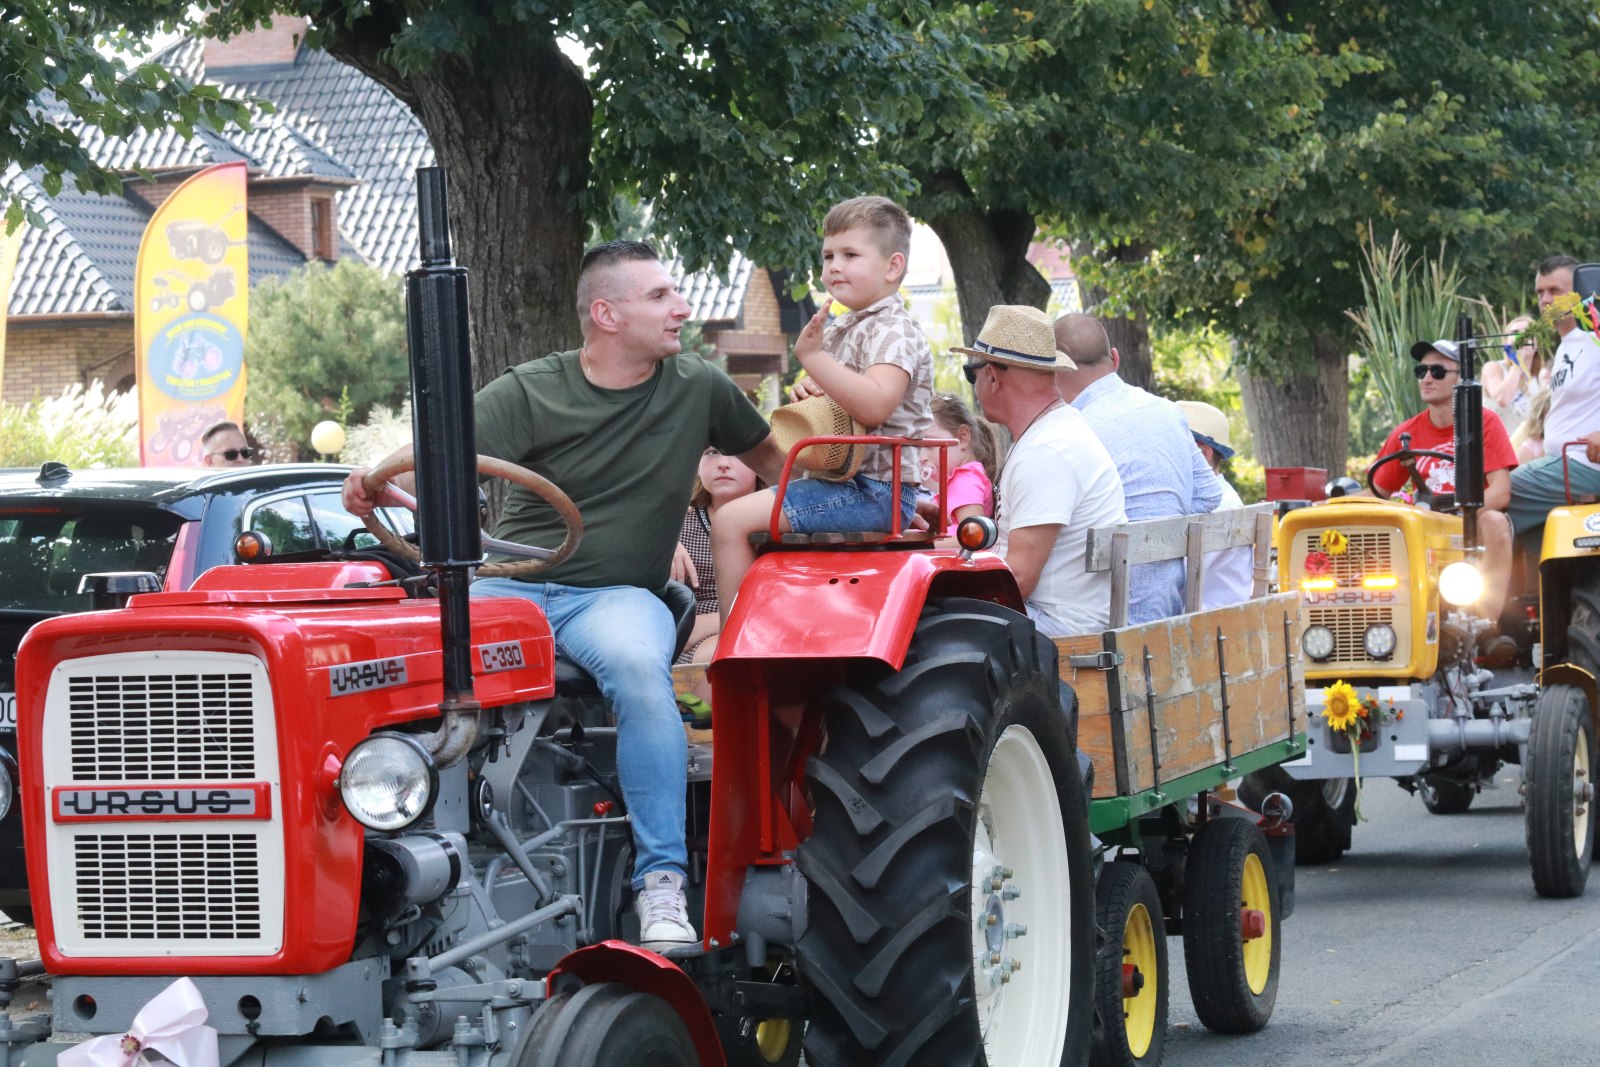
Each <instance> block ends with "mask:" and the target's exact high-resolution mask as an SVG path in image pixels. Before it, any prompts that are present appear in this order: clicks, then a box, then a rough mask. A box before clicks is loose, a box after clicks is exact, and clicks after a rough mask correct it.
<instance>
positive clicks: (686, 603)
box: [556, 582, 694, 697]
mask: <svg viewBox="0 0 1600 1067" xmlns="http://www.w3.org/2000/svg"><path fill="white" fill-rule="evenodd" d="M656 596H658V597H660V598H661V601H662V603H664V604H666V605H667V609H668V610H669V611H671V612H672V623H673V626H674V627H675V628H676V630H677V636H676V638H675V640H674V641H673V645H672V658H673V659H677V658H678V654H679V653H680V652H682V651H683V649H684V646H685V645H687V644H688V643H689V634H690V632H691V631H693V630H694V590H692V589H690V588H689V587H688V586H686V585H684V584H683V583H682V582H668V583H667V584H666V585H664V586H662V587H661V588H660V589H658V590H657V591H656ZM599 692H600V687H599V686H598V685H596V684H595V680H594V676H593V675H591V674H590V673H589V672H588V671H586V670H584V669H583V668H582V667H580V666H578V665H577V664H576V663H574V662H572V661H571V660H570V659H568V658H567V657H565V656H563V655H562V654H561V653H560V651H557V652H556V696H563V697H567V696H590V695H598V694H599Z"/></svg>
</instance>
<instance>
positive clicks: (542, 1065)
mask: <svg viewBox="0 0 1600 1067" xmlns="http://www.w3.org/2000/svg"><path fill="white" fill-rule="evenodd" d="M516 1067H700V1057H699V1055H698V1054H696V1052H695V1048H694V1040H693V1039H692V1038H690V1036H689V1028H688V1027H687V1026H685V1025H684V1024H683V1020H682V1019H681V1018H679V1017H678V1013H677V1012H675V1011H673V1010H672V1006H671V1005H670V1004H668V1003H667V1002H666V1001H664V1000H662V999H661V998H660V997H657V996H652V995H651V994H649V993H640V992H638V991H636V990H633V989H629V988H628V987H627V986H623V985H617V984H616V983H614V982H604V983H600V984H598V985H586V986H584V987H583V988H582V989H580V990H578V991H577V992H576V993H572V994H570V995H569V994H562V995H561V996H560V997H558V998H555V999H552V1000H551V1001H550V1003H548V1004H546V1005H545V1007H544V1009H543V1010H542V1011H540V1012H539V1014H538V1015H536V1016H534V1020H533V1025H532V1027H530V1028H529V1031H528V1036H527V1038H526V1039H525V1040H524V1042H523V1047H522V1048H521V1049H519V1050H518V1052H517V1061H516Z"/></svg>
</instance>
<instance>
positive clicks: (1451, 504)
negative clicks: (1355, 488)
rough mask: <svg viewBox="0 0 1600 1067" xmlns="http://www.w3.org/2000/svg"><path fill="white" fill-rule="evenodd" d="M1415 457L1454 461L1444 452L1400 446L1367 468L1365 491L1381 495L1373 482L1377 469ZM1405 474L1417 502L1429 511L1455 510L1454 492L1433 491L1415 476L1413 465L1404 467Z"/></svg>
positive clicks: (1452, 457)
mask: <svg viewBox="0 0 1600 1067" xmlns="http://www.w3.org/2000/svg"><path fill="white" fill-rule="evenodd" d="M1417 459H1442V460H1445V461H1447V462H1450V463H1454V462H1455V459H1456V457H1455V456H1452V455H1448V454H1446V453H1444V452H1436V451H1434V450H1433V449H1431V448H1402V449H1401V450H1400V451H1398V452H1391V453H1389V454H1388V455H1387V456H1380V457H1379V458H1378V461H1377V462H1376V463H1374V464H1373V465H1372V466H1370V467H1368V468H1367V491H1368V492H1370V493H1371V494H1372V495H1373V496H1382V495H1383V494H1381V493H1379V492H1378V487H1377V484H1376V483H1375V482H1374V477H1375V476H1376V475H1377V473H1378V471H1380V470H1382V469H1383V468H1384V467H1385V466H1386V465H1388V464H1390V463H1405V462H1407V461H1408V460H1417ZM1406 475H1407V480H1408V481H1410V482H1411V484H1412V485H1413V486H1415V487H1416V490H1417V503H1418V504H1421V505H1423V506H1425V507H1426V508H1427V509H1428V510H1429V511H1454V510H1455V506H1456V495H1455V494H1454V493H1435V492H1434V491H1433V490H1431V489H1429V488H1428V487H1427V486H1426V485H1424V484H1423V483H1422V481H1421V480H1420V479H1418V478H1417V472H1416V468H1414V467H1409V466H1408V467H1407V468H1406Z"/></svg>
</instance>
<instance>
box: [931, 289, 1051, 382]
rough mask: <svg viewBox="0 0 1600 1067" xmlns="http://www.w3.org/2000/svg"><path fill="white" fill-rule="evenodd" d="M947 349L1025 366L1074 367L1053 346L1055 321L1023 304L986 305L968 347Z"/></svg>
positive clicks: (1034, 367) (1041, 367) (987, 360)
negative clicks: (984, 312) (976, 333)
mask: <svg viewBox="0 0 1600 1067" xmlns="http://www.w3.org/2000/svg"><path fill="white" fill-rule="evenodd" d="M951 351H952V352H960V353H961V354H962V355H967V356H975V357H977V358H978V359H981V360H983V361H984V362H986V363H1004V364H1005V365H1006V366H1008V367H1027V368H1028V369H1029V370H1050V371H1055V370H1077V369H1078V365H1077V364H1076V363H1074V362H1072V357H1071V356H1069V355H1067V354H1066V353H1065V352H1062V351H1060V350H1058V349H1057V348H1056V331H1055V324H1054V323H1053V322H1051V321H1050V316H1049V315H1046V314H1045V313H1044V312H1042V311H1040V310H1039V309H1038V308H1036V307H1029V306H1027V305H1026V304H996V305H995V306H994V307H992V308H990V309H989V315H988V317H987V318H986V319H984V320H983V329H981V330H979V331H978V339H977V340H976V341H974V342H972V347H971V348H959V347H958V348H953V349H951Z"/></svg>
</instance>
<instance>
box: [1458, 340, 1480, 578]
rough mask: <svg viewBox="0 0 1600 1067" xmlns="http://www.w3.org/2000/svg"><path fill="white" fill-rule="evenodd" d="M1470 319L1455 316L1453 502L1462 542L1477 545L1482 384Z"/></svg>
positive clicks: (1470, 545) (1475, 546) (1472, 547)
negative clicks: (1458, 514)
mask: <svg viewBox="0 0 1600 1067" xmlns="http://www.w3.org/2000/svg"><path fill="white" fill-rule="evenodd" d="M1476 344H1477V342H1476V341H1475V340H1473V336H1472V320H1471V319H1470V318H1468V317H1467V316H1465V315H1458V316H1456V352H1457V354H1458V355H1459V357H1460V366H1461V378H1460V380H1459V381H1457V382H1456V388H1455V394H1454V396H1453V397H1452V398H1451V399H1452V402H1453V404H1454V408H1453V410H1454V415H1455V426H1456V505H1457V506H1458V507H1459V508H1460V509H1461V543H1462V547H1464V548H1465V549H1466V550H1467V551H1468V552H1469V553H1470V552H1472V551H1473V550H1474V549H1476V548H1477V547H1478V509H1479V508H1481V507H1483V386H1482V385H1481V384H1479V382H1478V380H1477V360H1476V358H1475V352H1474V346H1475V345H1476Z"/></svg>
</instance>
